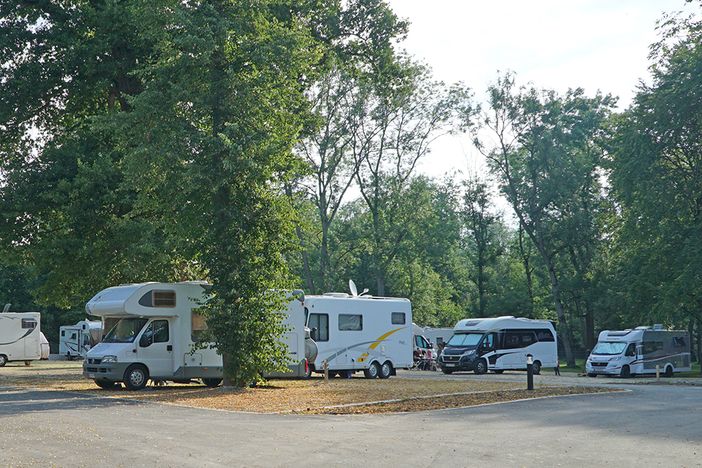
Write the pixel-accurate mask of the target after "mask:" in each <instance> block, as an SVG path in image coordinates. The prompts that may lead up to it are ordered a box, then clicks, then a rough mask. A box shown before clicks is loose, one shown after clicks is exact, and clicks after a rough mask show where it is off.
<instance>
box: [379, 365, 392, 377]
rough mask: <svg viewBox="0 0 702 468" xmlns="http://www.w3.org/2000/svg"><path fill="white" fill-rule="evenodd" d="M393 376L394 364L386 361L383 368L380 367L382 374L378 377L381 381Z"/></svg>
mask: <svg viewBox="0 0 702 468" xmlns="http://www.w3.org/2000/svg"><path fill="white" fill-rule="evenodd" d="M391 375H392V362H390V361H385V362H384V363H383V365H382V366H380V373H379V374H378V377H380V378H381V379H388V378H390V376H391Z"/></svg>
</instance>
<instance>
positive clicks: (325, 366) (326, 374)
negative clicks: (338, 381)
mask: <svg viewBox="0 0 702 468" xmlns="http://www.w3.org/2000/svg"><path fill="white" fill-rule="evenodd" d="M322 368H323V369H324V381H325V382H329V363H327V360H326V359H325V360H324V361H322Z"/></svg>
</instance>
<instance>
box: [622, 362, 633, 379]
mask: <svg viewBox="0 0 702 468" xmlns="http://www.w3.org/2000/svg"><path fill="white" fill-rule="evenodd" d="M619 375H620V376H621V377H622V378H624V379H628V378H629V377H631V369H630V368H629V366H626V365H624V366H622V371H621V372H620V373H619Z"/></svg>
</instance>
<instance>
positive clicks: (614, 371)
mask: <svg viewBox="0 0 702 468" xmlns="http://www.w3.org/2000/svg"><path fill="white" fill-rule="evenodd" d="M621 371H622V366H621V365H613V364H612V363H607V365H606V366H593V365H592V364H590V363H587V364H585V373H587V374H597V375H619V374H620V373H621Z"/></svg>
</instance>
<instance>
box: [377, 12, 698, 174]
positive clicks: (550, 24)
mask: <svg viewBox="0 0 702 468" xmlns="http://www.w3.org/2000/svg"><path fill="white" fill-rule="evenodd" d="M388 1H389V3H390V5H391V6H392V8H393V9H394V11H395V12H396V13H397V14H398V16H400V17H401V18H405V19H407V20H409V21H410V31H409V35H408V37H407V40H406V41H405V43H404V47H405V48H406V49H407V50H408V51H409V52H410V53H411V54H413V55H415V56H416V57H417V58H419V59H421V60H423V61H424V62H426V63H427V64H429V65H430V66H431V67H432V69H433V70H434V73H435V76H436V77H437V78H438V79H441V80H444V81H446V82H455V81H463V82H464V83H465V84H467V85H468V86H470V87H471V88H472V89H473V90H474V92H475V95H476V97H477V98H479V99H481V100H482V99H483V97H484V95H485V90H486V88H487V86H488V84H489V83H491V82H492V81H494V79H495V77H496V76H497V72H498V70H500V71H506V70H511V71H514V72H516V74H517V79H518V81H519V82H521V83H527V82H531V83H533V84H534V85H535V86H537V87H540V88H550V89H556V90H559V91H565V90H566V89H568V88H569V87H571V88H574V87H582V88H584V89H585V90H586V92H588V93H589V94H594V93H595V92H596V91H597V90H598V89H599V90H602V91H603V92H606V93H611V94H613V95H615V96H618V97H619V107H620V108H622V109H623V108H626V107H627V106H628V105H629V104H630V102H631V99H632V96H633V95H634V92H635V89H636V85H637V83H638V82H639V81H640V80H641V79H647V76H648V71H647V67H648V65H649V62H648V47H649V45H650V44H651V43H652V42H654V41H655V40H656V38H657V32H656V30H655V26H656V21H657V20H658V19H660V18H661V16H662V14H663V12H674V11H680V10H683V9H686V10H688V11H693V9H692V8H691V7H690V5H688V4H686V3H685V2H684V0H589V1H588V0H568V1H563V0H532V1H524V0H521V1H518V0H502V1H495V0H493V1H468V0H433V1H427V0H388ZM696 5H697V3H695V4H693V7H694V8H699V7H697V6H696ZM482 169H483V162H482V158H480V157H479V155H478V154H476V151H475V150H474V149H473V148H472V145H471V144H470V142H469V139H468V138H467V137H463V138H457V137H456V138H454V137H449V138H445V139H443V140H442V141H440V142H439V143H438V144H436V145H435V146H434V148H433V150H432V154H430V155H429V156H428V157H427V159H426V160H425V161H423V163H422V164H421V166H420V170H421V171H422V172H423V173H425V174H427V175H431V176H441V175H443V174H445V173H449V174H452V173H454V172H455V171H456V170H461V171H463V173H464V174H465V173H466V172H480V171H482Z"/></svg>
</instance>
